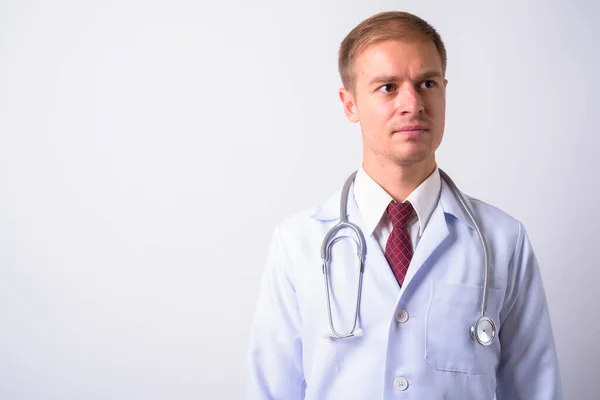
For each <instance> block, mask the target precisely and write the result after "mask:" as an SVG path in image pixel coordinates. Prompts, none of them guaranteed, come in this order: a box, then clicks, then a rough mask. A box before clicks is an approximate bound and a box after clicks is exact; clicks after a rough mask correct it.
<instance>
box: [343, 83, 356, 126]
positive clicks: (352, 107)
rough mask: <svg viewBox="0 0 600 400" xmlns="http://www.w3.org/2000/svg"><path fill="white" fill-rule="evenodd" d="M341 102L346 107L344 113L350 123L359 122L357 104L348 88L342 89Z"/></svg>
mask: <svg viewBox="0 0 600 400" xmlns="http://www.w3.org/2000/svg"><path fill="white" fill-rule="evenodd" d="M339 95H340V100H341V101H342V105H343V106H344V113H345V114H346V118H348V121H350V122H358V120H359V119H358V110H357V108H356V102H355V100H354V95H353V94H352V92H350V91H349V90H348V89H346V88H341V89H340V90H339Z"/></svg>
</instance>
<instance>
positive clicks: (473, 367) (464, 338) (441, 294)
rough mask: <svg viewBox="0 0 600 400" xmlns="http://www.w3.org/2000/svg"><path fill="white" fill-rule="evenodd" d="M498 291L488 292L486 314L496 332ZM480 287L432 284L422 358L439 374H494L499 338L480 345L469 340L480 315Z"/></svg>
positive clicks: (490, 290) (481, 288)
mask: <svg viewBox="0 0 600 400" xmlns="http://www.w3.org/2000/svg"><path fill="white" fill-rule="evenodd" d="M499 294H500V291H499V290H497V289H492V288H490V289H488V306H487V311H486V315H487V316H488V317H490V318H492V320H493V321H494V324H495V325H496V336H497V332H498V330H499V312H498V299H499ZM482 295H483V287H482V286H475V285H465V284H448V283H443V282H433V283H432V287H431V297H430V300H429V307H428V310H427V322H426V328H425V357H426V359H427V361H428V362H429V364H430V365H431V366H432V367H433V368H435V369H436V370H440V371H454V372H463V373H472V374H484V373H493V371H494V370H495V367H496V365H497V363H498V359H499V356H500V344H499V341H498V337H496V339H495V340H494V342H493V343H492V344H491V345H489V346H482V345H481V344H479V343H478V342H477V341H476V340H474V339H473V338H472V337H471V334H470V329H471V326H472V325H473V324H474V323H475V322H476V321H477V319H478V318H479V317H480V315H481V299H482Z"/></svg>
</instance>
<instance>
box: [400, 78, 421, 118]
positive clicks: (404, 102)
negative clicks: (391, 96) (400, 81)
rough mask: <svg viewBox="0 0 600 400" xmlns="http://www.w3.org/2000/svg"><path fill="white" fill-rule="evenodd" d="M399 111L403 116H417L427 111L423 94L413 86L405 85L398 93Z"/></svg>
mask: <svg viewBox="0 0 600 400" xmlns="http://www.w3.org/2000/svg"><path fill="white" fill-rule="evenodd" d="M397 109H398V112H399V113H400V114H402V115H410V114H414V115H416V114H419V113H420V112H422V111H423V110H424V109H425V105H424V104H423V98H422V96H421V94H420V93H419V92H418V90H417V89H416V88H415V87H414V86H413V85H412V84H408V85H404V86H403V87H402V88H401V89H400V90H399V91H398V98H397Z"/></svg>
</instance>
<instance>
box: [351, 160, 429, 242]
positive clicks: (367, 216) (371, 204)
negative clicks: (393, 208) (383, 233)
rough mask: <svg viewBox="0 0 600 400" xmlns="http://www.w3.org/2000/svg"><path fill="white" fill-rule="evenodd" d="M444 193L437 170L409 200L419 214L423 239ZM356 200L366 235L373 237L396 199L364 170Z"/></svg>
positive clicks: (360, 173)
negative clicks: (388, 208)
mask: <svg viewBox="0 0 600 400" xmlns="http://www.w3.org/2000/svg"><path fill="white" fill-rule="evenodd" d="M440 191H441V177H440V173H439V171H438V168H437V166H436V168H435V170H434V171H433V173H432V174H431V175H429V177H427V179H425V180H424V181H423V182H422V183H421V184H420V185H419V186H418V187H417V188H416V189H415V190H413V192H412V193H411V194H410V195H409V196H408V197H407V198H406V200H405V201H408V202H410V204H412V206H413V208H414V209H415V212H416V214H417V218H418V221H419V236H421V235H422V234H423V231H424V230H425V227H426V226H427V222H428V221H429V218H430V217H431V214H432V213H433V210H434V209H435V206H436V205H437V203H438V200H439V197H440ZM354 197H355V198H356V204H357V206H358V209H359V211H360V214H361V215H362V218H363V221H364V224H365V229H366V230H365V234H367V235H369V236H371V235H372V234H373V232H374V231H375V228H376V227H377V225H378V224H379V222H380V221H381V218H382V217H383V215H384V213H385V212H386V210H387V206H388V204H390V202H391V201H392V200H393V198H392V196H390V195H389V193H387V192H386V191H385V190H384V189H383V188H382V187H381V186H380V185H379V184H378V183H377V182H375V181H374V180H373V178H371V177H370V176H369V175H368V174H367V173H366V171H365V170H364V169H363V168H362V166H361V168H360V169H359V170H358V173H357V174H356V180H355V182H354Z"/></svg>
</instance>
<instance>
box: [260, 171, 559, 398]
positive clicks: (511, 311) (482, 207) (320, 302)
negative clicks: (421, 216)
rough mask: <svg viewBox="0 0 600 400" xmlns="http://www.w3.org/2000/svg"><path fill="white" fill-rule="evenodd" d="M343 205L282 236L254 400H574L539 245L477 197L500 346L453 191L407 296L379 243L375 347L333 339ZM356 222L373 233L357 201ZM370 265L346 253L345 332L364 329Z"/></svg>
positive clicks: (428, 232)
mask: <svg viewBox="0 0 600 400" xmlns="http://www.w3.org/2000/svg"><path fill="white" fill-rule="evenodd" d="M339 196H340V192H338V193H336V194H335V195H333V196H332V197H331V198H330V199H328V200H327V201H326V202H325V203H324V204H322V205H321V206H320V207H317V208H316V209H314V208H313V209H312V210H307V211H305V212H302V213H300V214H298V215H295V216H293V217H290V218H287V219H285V220H284V221H283V222H282V223H281V224H279V226H278V227H277V228H276V230H275V233H274V235H273V238H272V242H271V245H270V250H269V255H268V261H267V266H266V269H265V271H264V275H263V280H262V284H261V287H260V293H259V299H258V304H257V309H256V315H255V319H254V323H253V326H252V335H251V344H250V354H249V376H248V398H249V399H286V400H294V399H304V398H306V399H327V400H329V399H334V400H335V399H366V400H371V399H392V398H399V399H419V400H422V399H460V400H469V399H473V400H484V399H493V398H494V395H496V396H497V398H498V400H518V399H525V400H551V399H552V400H555V399H556V400H559V399H562V386H561V380H560V374H559V368H558V362H557V356H556V351H555V347H554V339H553V334H552V329H551V324H550V319H549V314H548V308H547V303H546V298H545V294H544V289H543V285H542V280H541V276H540V271H539V268H538V264H537V261H536V258H535V255H534V252H533V250H532V248H531V245H530V243H529V240H528V237H527V234H526V232H525V230H524V228H523V226H522V225H521V224H520V223H519V222H518V221H517V220H515V219H514V218H512V217H511V216H509V215H507V214H505V213H504V212H502V211H500V210H498V209H497V208H494V207H492V206H490V205H488V204H486V203H483V202H481V201H478V200H474V199H471V198H469V199H470V203H471V205H472V207H473V209H474V211H475V213H476V216H477V218H478V220H479V222H480V225H481V228H482V230H483V232H484V234H485V236H486V238H487V241H488V246H489V250H490V257H491V269H492V272H491V278H490V289H489V300H488V309H487V315H488V316H490V317H491V318H492V319H493V320H494V322H495V323H496V325H497V327H498V336H497V338H496V339H497V340H495V341H494V343H493V344H492V345H490V346H487V347H484V346H481V345H479V344H478V343H477V342H475V341H474V340H473V339H472V338H471V337H470V335H469V328H470V327H471V325H472V324H473V323H474V322H475V321H476V320H477V318H478V317H479V315H480V308H481V296H482V288H483V279H484V277H483V273H484V265H483V252H482V249H481V244H480V241H479V239H478V236H477V232H476V231H475V229H474V227H473V225H472V222H471V221H470V219H469V217H468V215H466V213H465V212H464V211H463V210H462V209H461V207H460V203H458V201H457V200H456V198H455V197H454V196H453V194H452V192H451V190H450V188H449V186H448V185H447V184H446V182H445V181H443V180H442V190H441V193H440V201H439V203H438V205H437V206H436V208H435V210H434V211H433V214H432V216H431V219H430V220H429V222H428V224H427V226H426V228H425V230H424V232H423V236H422V237H421V240H420V242H419V244H418V246H417V248H416V249H415V251H414V255H413V259H412V261H411V264H410V267H409V269H408V273H407V276H406V278H405V281H404V284H403V286H402V288H400V287H399V285H398V283H397V281H396V279H395V277H394V275H393V273H392V271H391V269H390V267H389V264H388V263H387V261H386V259H385V257H384V254H383V252H382V250H381V248H380V246H379V245H378V244H377V242H376V240H375V238H374V237H370V236H367V237H365V239H366V243H367V255H366V261H365V270H364V277H363V288H362V302H361V308H360V317H359V326H360V327H361V328H362V329H363V331H364V336H362V337H356V338H351V339H343V340H332V339H325V338H324V337H323V336H324V334H326V333H328V332H329V323H328V318H327V309H326V302H325V287H324V282H323V274H322V270H321V259H320V254H321V252H320V250H321V242H322V239H323V237H324V236H325V234H326V233H327V231H328V230H329V229H330V228H331V227H332V226H333V225H335V223H336V222H337V221H338V218H339ZM348 218H349V220H350V221H351V222H354V223H355V224H357V225H358V226H359V227H361V228H362V229H364V225H363V222H362V219H361V216H360V213H359V211H358V208H357V206H356V201H355V200H354V196H353V190H351V191H350V198H349V201H348ZM357 265H358V264H357V258H356V250H355V247H354V244H353V243H352V242H351V241H350V240H344V241H341V242H338V243H337V244H335V245H334V246H333V251H332V262H331V269H330V270H331V282H332V296H333V298H332V308H333V315H334V322H335V327H336V329H337V330H338V331H342V332H346V331H347V330H348V329H349V328H350V327H351V322H352V318H353V315H354V307H355V301H356V300H355V299H356V297H355V295H356V283H357ZM403 311H406V313H407V314H408V319H406V317H405V316H404V318H402V317H401V316H402V312H403ZM397 316H398V318H396V317H397ZM399 321H401V322H399Z"/></svg>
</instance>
